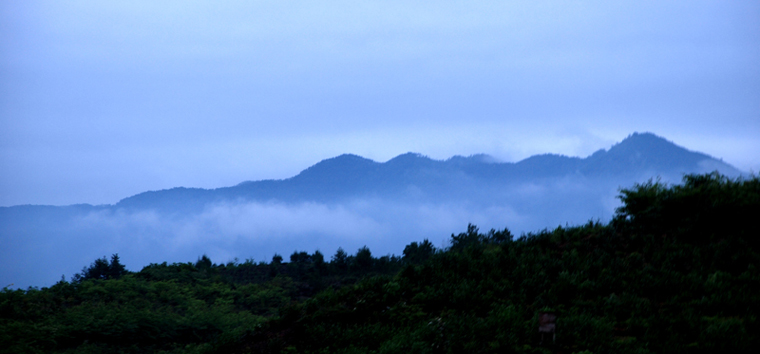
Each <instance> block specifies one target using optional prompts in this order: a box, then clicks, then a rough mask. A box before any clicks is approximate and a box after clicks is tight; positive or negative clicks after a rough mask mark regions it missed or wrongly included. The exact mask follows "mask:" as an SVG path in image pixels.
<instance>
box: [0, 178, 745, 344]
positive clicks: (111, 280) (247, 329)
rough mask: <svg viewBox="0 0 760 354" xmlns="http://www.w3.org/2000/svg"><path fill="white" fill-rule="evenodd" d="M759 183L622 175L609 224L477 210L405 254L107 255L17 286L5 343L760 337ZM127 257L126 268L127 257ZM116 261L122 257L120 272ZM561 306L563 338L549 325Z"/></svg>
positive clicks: (4, 315) (5, 311)
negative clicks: (443, 243) (164, 259)
mask: <svg viewBox="0 0 760 354" xmlns="http://www.w3.org/2000/svg"><path fill="white" fill-rule="evenodd" d="M759 186H760V182H759V181H758V179H757V178H752V179H747V180H740V179H738V180H730V179H727V178H725V177H722V176H719V175H717V174H710V175H692V176H686V177H685V178H684V183H683V184H681V185H676V186H666V185H664V184H661V183H659V182H651V181H650V182H648V183H644V184H640V185H635V186H634V187H633V188H631V189H623V190H621V193H620V198H621V200H622V202H623V206H622V207H621V208H619V209H618V210H617V214H616V215H615V217H614V218H613V220H612V222H610V223H609V224H607V225H604V224H601V223H599V222H589V223H587V224H585V225H581V226H574V227H559V228H557V229H554V230H543V231H540V232H537V233H530V234H527V235H521V236H520V237H518V238H514V237H513V235H512V234H511V233H510V232H509V230H507V229H504V230H502V231H495V230H491V231H489V232H488V233H485V234H483V233H480V232H479V230H478V229H477V227H476V226H474V225H468V227H467V230H466V231H465V232H463V233H459V234H456V235H454V234H452V236H451V244H450V247H448V248H446V249H436V248H435V247H433V245H432V243H430V242H429V241H428V240H424V241H422V242H419V243H418V242H412V243H411V244H409V245H407V246H406V247H405V248H404V250H403V258H400V257H396V256H383V257H377V258H376V257H374V256H373V255H372V253H371V251H370V250H369V248H367V247H362V248H361V249H359V250H358V251H357V252H356V254H355V255H349V254H348V253H346V252H345V251H344V250H343V249H339V250H338V251H337V252H336V254H335V255H334V256H333V257H332V259H331V261H330V262H327V261H325V259H324V255H323V254H322V253H320V252H319V251H316V252H314V253H313V254H308V253H307V252H303V251H295V252H294V253H293V254H292V255H291V256H290V258H289V259H290V262H289V263H286V262H283V258H282V257H281V256H279V255H275V257H273V260H272V262H271V263H269V264H267V263H264V262H261V263H258V264H257V263H254V262H253V260H248V261H246V262H244V263H238V262H229V263H227V264H214V263H213V262H211V260H210V259H209V258H208V257H206V256H205V255H204V256H202V257H201V258H200V259H199V260H198V261H197V262H196V263H175V264H166V263H163V264H151V265H149V266H146V267H145V268H143V269H142V270H141V271H140V272H137V273H127V272H126V271H123V269H124V268H123V266H121V265H120V263H119V260H118V256H116V255H114V257H112V259H111V262H110V263H109V262H107V261H106V259H105V258H103V259H99V260H96V261H95V262H94V263H93V264H92V265H91V266H90V267H89V268H85V269H84V270H83V272H82V273H81V274H80V275H79V277H75V278H76V279H75V280H74V281H72V282H66V281H65V280H62V281H61V282H59V283H57V284H56V285H54V286H52V287H50V288H43V289H36V288H30V289H28V290H10V289H7V288H6V289H3V291H2V292H0V348H3V349H0V351H4V352H9V353H11V352H12V353H25V352H28V353H35V352H46V353H47V352H52V353H67V352H117V353H143V352H172V353H214V352H218V353H251V352H300V353H325V352H330V353H332V352H336V353H354V352H356V353H358V352H361V353H367V352H374V353H397V352H419V353H443V352H472V353H509V352H515V353H549V352H566V353H573V352H575V353H581V352H593V353H607V352H616V353H617V352H620V353H647V352H667V353H686V352H688V353H696V352H704V353H709V352H722V351H731V352H749V351H750V350H751V348H752V347H757V346H758V345H759V344H760V343H759V342H760V341H759V340H758V333H760V332H758V330H760V323H758V313H760V311H759V310H760V293H758V292H757V291H756V289H760V272H759V271H758V266H760V254H759V253H758V250H757V245H756V244H757V242H756V240H755V239H756V237H758V235H760V232H758V231H760V230H758V225H757V222H756V221H755V218H756V215H760V210H759V209H758V208H759V207H760V187H759ZM113 269H117V270H118V269H122V271H118V272H116V273H118V274H119V276H115V275H114V274H116V273H113ZM109 272H110V273H109ZM546 311H549V312H553V313H555V314H556V315H557V322H556V328H557V330H556V340H551V339H548V340H547V339H545V340H544V341H543V342H542V340H541V337H540V336H539V333H538V331H537V319H538V315H539V314H540V313H541V312H546Z"/></svg>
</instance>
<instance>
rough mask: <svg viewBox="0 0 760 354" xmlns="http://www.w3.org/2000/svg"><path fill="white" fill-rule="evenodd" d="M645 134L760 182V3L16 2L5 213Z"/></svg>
mask: <svg viewBox="0 0 760 354" xmlns="http://www.w3.org/2000/svg"><path fill="white" fill-rule="evenodd" d="M635 131H638V132H645V131H649V132H653V133H655V134H657V135H660V136H663V137H665V138H667V139H669V140H671V141H673V142H675V143H676V144H678V145H681V146H684V147H686V148H688V149H690V150H695V151H701V152H704V153H707V154H709V155H711V156H714V157H717V158H722V159H723V160H724V161H725V162H728V163H730V164H732V165H734V166H736V167H737V168H739V169H741V170H744V171H754V172H758V171H760V2H757V1H688V2H685V1H656V2H655V1H650V2H641V1H615V2H610V1H573V2H556V1H530V2H505V1H479V2H470V1H446V2H435V3H431V2H421V1H387V0H386V1H319V2H313V1H311V2H307V1H236V0H230V1H224V2H215V1H187V0H183V1H139V0H135V1H128V2H127V1H125V2H107V1H95V0H84V1H36V0H21V1H19V0H4V1H2V2H0V206H10V205H19V204H47V205H68V204H76V203H90V204H112V203H116V202H117V201H119V200H120V199H122V198H125V197H128V196H131V195H134V194H137V193H140V192H143V191H147V190H159V189H165V188H172V187H177V186H185V187H202V188H216V187H223V186H230V185H235V184H237V183H240V182H242V181H246V180H260V179H281V178H288V177H291V176H293V175H295V174H297V173H298V172H299V171H301V170H303V169H305V168H307V167H308V166H310V165H313V164H314V163H316V162H318V161H320V160H322V159H325V158H330V157H333V156H336V155H340V154H343V153H353V154H357V155H360V156H364V157H367V158H370V159H373V160H376V161H386V160H388V159H390V158H392V157H394V156H396V155H399V154H402V153H406V152H409V151H412V152H418V153H421V154H423V155H426V156H429V157H432V158H435V159H446V158H449V157H451V156H453V155H471V154H476V153H486V154H489V155H492V156H494V157H495V158H497V159H499V160H501V161H505V162H514V161H519V160H520V159H523V158H526V157H528V156H530V155H533V154H539V153H559V154H565V155H570V156H581V157H585V156H587V155H589V154H591V153H593V152H594V151H596V150H598V149H602V148H609V147H610V146H611V145H613V144H614V143H616V142H619V141H621V140H622V139H624V138H625V137H626V136H628V135H629V134H631V133H633V132H635Z"/></svg>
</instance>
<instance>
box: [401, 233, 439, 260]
mask: <svg viewBox="0 0 760 354" xmlns="http://www.w3.org/2000/svg"><path fill="white" fill-rule="evenodd" d="M433 253H435V246H433V243H432V242H430V240H428V239H425V240H424V241H422V242H421V243H419V244H418V243H417V242H412V243H410V244H408V245H407V246H406V247H404V258H403V259H404V261H405V262H408V263H422V262H424V261H425V260H427V259H428V258H430V256H432V255H433Z"/></svg>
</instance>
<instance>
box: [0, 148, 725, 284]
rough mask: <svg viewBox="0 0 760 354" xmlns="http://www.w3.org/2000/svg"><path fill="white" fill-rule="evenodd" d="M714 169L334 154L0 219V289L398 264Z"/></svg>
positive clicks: (599, 159)
mask: <svg viewBox="0 0 760 354" xmlns="http://www.w3.org/2000/svg"><path fill="white" fill-rule="evenodd" d="M714 170H718V171H719V172H721V173H723V174H725V175H728V176H732V177H735V176H738V175H740V171H738V170H737V169H735V168H734V167H732V166H730V165H728V164H726V163H724V162H722V161H720V160H717V159H715V158H713V157H710V156H708V155H705V154H703V153H699V152H693V151H689V150H686V149H684V148H682V147H680V146H677V145H675V144H673V143H672V142H669V141H667V140H665V139H663V138H661V137H658V136H656V135H654V134H651V133H642V134H638V133H634V134H632V135H631V136H629V137H627V138H626V139H625V140H623V141H621V142H620V143H618V144H616V145H614V146H612V147H611V148H610V149H609V150H599V151H597V152H595V153H593V154H592V155H590V156H588V157H585V158H580V157H568V156H562V155H556V154H544V155H536V156H531V157H529V158H527V159H524V160H522V161H519V162H514V163H512V162H498V161H496V159H494V158H493V157H491V156H488V155H482V154H481V155H473V156H468V157H464V156H454V157H452V158H449V159H447V160H433V159H430V158H428V157H426V156H423V155H420V154H415V153H406V154H403V155H399V156H396V157H394V158H392V159H390V160H389V161H386V162H375V161H372V160H369V159H366V158H363V157H360V156H356V155H350V154H346V155H340V156H336V157H333V158H330V159H326V160H323V161H320V162H319V163H317V164H315V165H313V166H311V167H309V168H307V169H305V170H303V171H301V173H299V174H298V175H296V176H293V177H291V178H287V179H282V180H263V181H249V182H243V183H240V184H238V185H235V186H231V187H224V188H217V189H201V188H184V187H178V188H172V189H167V190H159V191H149V192H144V193H140V194H137V195H134V196H131V197H128V198H125V199H123V200H121V201H119V202H118V203H116V204H114V205H99V206H92V205H87V204H81V205H71V206H35V205H25V206H13V207H0V245H2V247H0V262H1V263H2V264H3V267H1V268H0V286H4V285H7V284H11V283H13V284H16V285H15V286H21V287H26V286H29V285H50V284H52V283H53V282H55V281H56V280H58V279H60V276H61V273H66V274H68V275H72V274H74V273H75V272H78V271H79V270H80V269H81V267H82V266H83V265H86V264H89V262H91V261H92V260H93V259H97V258H100V257H103V256H107V255H110V254H112V253H117V252H118V253H119V254H120V255H121V256H122V260H123V261H124V262H125V264H127V265H128V266H129V265H132V266H133V267H142V266H144V265H147V264H148V263H150V262H155V261H170V262H172V261H179V262H186V261H191V260H194V259H195V258H196V257H198V256H200V255H203V254H206V253H209V254H210V255H212V256H213V255H216V256H214V257H227V259H232V258H233V257H240V258H247V257H257V258H258V259H262V257H271V256H272V254H273V253H275V252H277V253H280V254H285V252H288V251H290V250H294V249H298V250H304V249H306V250H310V251H312V250H315V249H321V250H322V251H324V252H326V253H325V254H328V253H327V252H331V250H335V249H337V247H339V246H340V247H343V248H345V249H351V248H352V247H355V248H354V249H356V248H358V247H361V246H362V245H367V246H369V247H371V248H372V251H373V253H377V254H384V253H395V254H399V253H400V252H401V249H400V247H403V245H406V244H408V243H409V242H411V241H415V240H416V241H420V240H422V239H424V238H429V239H431V240H440V237H445V236H446V235H448V234H449V233H451V232H454V231H456V230H458V229H461V228H463V227H464V226H466V225H467V223H469V222H473V223H477V224H478V225H479V226H481V227H482V228H484V229H487V228H490V227H494V228H503V227H509V228H510V229H511V230H512V231H513V232H515V233H516V234H519V233H520V232H530V231H536V230H539V229H541V228H546V227H554V226H557V225H564V224H566V223H570V224H578V223H584V222H586V221H588V220H589V219H595V220H602V221H606V220H609V218H610V217H611V216H612V213H613V211H614V208H615V207H616V205H618V204H617V203H618V201H617V200H616V199H615V196H616V195H617V194H618V189H619V188H621V187H622V188H628V187H631V186H632V185H633V184H634V183H640V182H646V181H647V180H649V179H652V178H658V177H660V178H662V180H663V181H666V182H680V180H681V177H682V175H683V174H684V173H703V172H711V171H714ZM442 246H445V245H442ZM227 259H221V260H220V261H225V260H227ZM41 260H44V261H41Z"/></svg>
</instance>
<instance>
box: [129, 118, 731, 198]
mask: <svg viewBox="0 0 760 354" xmlns="http://www.w3.org/2000/svg"><path fill="white" fill-rule="evenodd" d="M714 170H717V171H720V172H721V173H722V174H725V175H727V176H731V177H736V176H739V175H740V174H741V172H740V171H739V170H737V169H736V168H734V167H732V166H731V165H729V164H726V163H724V162H722V161H720V160H717V159H715V158H713V157H710V156H708V155H705V154H703V153H699V152H693V151H689V150H686V149H685V148H682V147H680V146H677V145H675V144H673V143H672V142H670V141H667V140H665V139H664V138H661V137H658V136H656V135H654V134H652V133H641V134H639V133H634V134H632V135H631V136H629V137H628V138H626V139H625V140H623V141H622V142H620V143H619V144H616V145H614V146H612V147H611V148H610V149H609V150H603V149H602V150H599V151H597V152H595V153H594V154H592V155H590V156H588V157H586V158H578V157H568V156H563V155H555V154H545V155H536V156H532V157H529V158H527V159H525V160H522V161H519V162H516V163H510V162H507V163H501V162H497V161H496V160H495V159H494V158H493V157H490V156H488V155H482V154H481V155H473V156H469V157H463V156H454V157H452V158H450V159H448V160H445V161H440V160H433V159H430V158H428V157H426V156H423V155H421V154H416V153H411V152H410V153H406V154H403V155H399V156H397V157H394V158H393V159H391V160H389V161H387V162H384V163H379V162H375V161H372V160H370V159H366V158H363V157H361V156H357V155H351V154H344V155H340V156H337V157H333V158H330V159H326V160H323V161H321V162H319V163H317V164H316V165H314V166H311V167H309V168H307V169H305V170H303V171H302V172H301V173H299V174H298V175H296V176H294V177H291V178H288V179H284V180H265V181H248V182H243V183H240V184H238V185H236V186H233V187H225V188H218V189H212V190H206V189H195V188H173V189H169V190H162V191H152V192H145V193H141V194H138V195H135V196H132V197H129V198H126V199H123V200H121V201H119V202H118V203H117V204H116V205H115V207H117V208H130V209H134V208H138V209H140V208H157V209H163V210H169V209H177V208H180V209H187V210H192V209H197V208H203V207H204V206H205V205H206V204H208V203H211V202H219V201H222V200H239V199H243V200H251V201H272V200H276V201H283V202H299V201H316V202H335V201H340V200H344V199H351V198H365V197H392V198H402V199H408V198H409V197H410V196H409V195H408V193H407V192H408V191H409V190H410V188H414V189H415V190H419V191H420V192H422V193H424V194H423V195H419V194H418V195H416V197H417V198H418V199H424V198H429V199H431V200H436V201H440V200H457V199H460V198H463V197H465V196H466V195H472V194H470V193H472V192H474V191H472V190H473V189H475V190H482V189H483V188H485V187H496V188H498V187H500V186H502V185H505V184H519V183H525V182H528V181H536V180H543V179H547V178H561V177H566V176H576V177H577V176H582V177H585V178H590V179H596V178H617V179H624V180H637V179H639V178H644V179H647V178H652V177H657V176H660V177H663V178H665V179H667V180H672V181H676V182H677V181H678V180H680V176H681V175H682V174H684V173H705V172H711V171H714ZM465 191H466V192H468V193H463V192H465Z"/></svg>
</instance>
